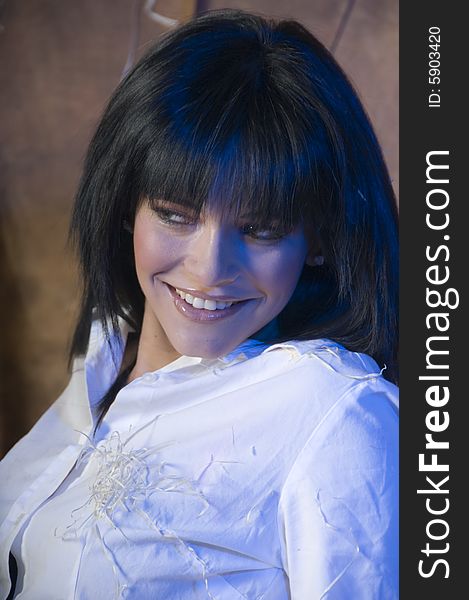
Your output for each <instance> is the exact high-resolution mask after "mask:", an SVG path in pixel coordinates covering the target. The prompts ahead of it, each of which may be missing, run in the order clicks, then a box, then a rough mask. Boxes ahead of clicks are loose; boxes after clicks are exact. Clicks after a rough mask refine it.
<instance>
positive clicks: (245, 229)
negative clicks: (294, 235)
mask: <svg viewBox="0 0 469 600" xmlns="http://www.w3.org/2000/svg"><path fill="white" fill-rule="evenodd" d="M154 212H155V213H156V214H157V216H158V218H159V219H160V221H162V222H163V223H164V224H165V225H170V226H173V227H188V226H190V225H194V224H195V221H193V220H191V219H190V217H187V216H186V215H183V214H181V213H179V212H177V211H174V210H168V209H166V208H155V209H154ZM174 217H176V218H179V219H183V222H181V221H176V220H174ZM241 231H242V233H243V234H244V235H247V236H249V237H251V238H252V239H254V240H256V241H260V242H271V243H272V242H278V241H280V240H281V239H282V238H284V237H285V236H286V235H287V234H286V233H284V232H282V231H275V230H274V229H259V228H257V227H256V225H249V224H248V225H243V226H242V227H241ZM260 233H261V234H262V233H267V234H268V237H262V236H261V235H259V234H260Z"/></svg>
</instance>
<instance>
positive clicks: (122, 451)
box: [0, 321, 398, 600]
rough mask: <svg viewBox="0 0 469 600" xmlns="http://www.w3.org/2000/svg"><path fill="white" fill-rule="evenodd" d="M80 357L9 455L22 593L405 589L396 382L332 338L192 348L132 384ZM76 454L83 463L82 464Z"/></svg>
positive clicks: (35, 598) (4, 516) (98, 352)
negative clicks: (202, 354) (101, 413)
mask: <svg viewBox="0 0 469 600" xmlns="http://www.w3.org/2000/svg"><path fill="white" fill-rule="evenodd" d="M121 325H122V327H121V330H122V337H121V338H120V339H114V340H113V344H114V355H115V358H116V360H115V363H114V362H113V360H112V356H111V353H110V350H109V347H108V346H107V344H106V343H105V341H104V338H103V335H102V331H101V327H100V325H99V323H98V322H97V321H96V322H94V323H93V327H92V332H91V337H90V344H89V348H88V352H87V355H86V357H85V359H84V360H83V359H77V360H76V361H75V363H74V367H73V373H72V377H71V381H70V383H69V385H68V387H67V388H66V390H65V391H64V392H63V394H62V395H61V396H60V398H59V399H58V400H57V401H56V402H55V403H54V405H53V406H52V407H51V408H50V409H49V410H48V411H47V412H46V413H45V414H44V415H43V417H42V418H41V419H40V420H39V421H38V423H37V424H36V425H35V426H34V427H33V429H32V430H31V431H30V432H29V433H28V434H27V435H26V436H25V437H24V438H23V439H22V440H20V441H19V442H18V443H17V444H16V446H15V447H14V448H13V449H12V450H11V451H10V452H9V453H8V454H7V456H6V457H5V458H4V460H3V461H2V462H1V463H0V480H1V482H2V492H1V499H0V523H1V525H0V549H1V554H0V590H1V594H0V596H1V598H6V596H7V594H8V591H9V589H10V583H9V575H8V554H9V552H10V551H12V552H13V554H14V555H15V557H16V560H17V562H18V566H19V577H18V584H17V589H16V595H15V598H18V599H21V600H71V599H75V598H76V599H79V600H97V599H99V600H108V599H109V600H114V599H118V598H126V599H132V600H146V599H152V600H153V599H167V598H169V599H177V600H186V599H191V600H193V599H197V598H201V599H206V598H210V599H217V600H218V599H219V600H238V599H241V598H245V599H248V600H261V599H262V600H286V599H288V598H291V599H293V600H319V599H326V600H349V599H351V598H353V600H395V599H397V598H398V417H397V388H396V387H395V386H394V385H392V384H391V383H389V382H387V381H386V380H385V379H384V378H383V377H382V374H381V373H380V369H379V367H378V366H377V365H376V363H375V362H374V361H373V360H372V359H371V358H370V357H368V356H366V355H363V354H357V353H353V352H349V351H348V350H345V349H344V348H343V347H341V346H340V345H338V344H336V343H334V342H332V341H330V340H325V339H321V340H312V341H291V342H287V343H284V344H276V345H272V346H266V345H264V344H262V343H260V342H258V341H256V340H247V341H246V342H244V343H243V344H241V345H240V346H238V348H236V349H235V350H234V351H233V352H232V353H230V354H229V355H227V356H225V357H222V358H219V359H215V360H206V359H201V358H196V357H187V356H183V357H180V358H178V359H176V360H175V361H173V362H172V363H170V364H169V365H167V366H165V367H163V368H162V369H159V370H158V371H155V372H154V373H147V374H145V375H143V376H142V377H140V378H138V379H136V380H134V381H133V382H131V383H130V384H128V385H127V386H125V387H124V388H123V389H122V390H121V391H120V392H119V394H118V395H117V397H116V399H115V401H114V403H113V404H112V406H111V408H110V409H109V411H108V413H107V415H106V417H105V418H104V421H103V423H102V425H101V427H100V428H99V430H98V433H97V437H96V438H94V439H92V431H93V422H94V420H95V416H94V413H95V408H96V403H97V402H98V401H99V399H100V398H101V397H102V396H103V394H104V392H105V391H106V390H107V389H108V387H109V385H110V383H111V382H112V381H113V380H114V378H115V376H116V373H117V371H118V366H119V364H120V361H121V359H122V349H123V347H124V345H125V339H126V336H127V326H126V325H125V324H124V323H123V322H122V323H121ZM77 459H78V461H77Z"/></svg>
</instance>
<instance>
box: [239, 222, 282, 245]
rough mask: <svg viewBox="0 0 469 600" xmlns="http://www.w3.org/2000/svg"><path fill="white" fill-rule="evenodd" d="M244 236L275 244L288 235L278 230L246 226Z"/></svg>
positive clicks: (243, 229) (243, 228)
mask: <svg viewBox="0 0 469 600" xmlns="http://www.w3.org/2000/svg"><path fill="white" fill-rule="evenodd" d="M242 231H243V233H244V235H248V236H249V237H251V238H253V239H255V240H259V241H265V242H274V241H278V240H281V239H282V238H283V237H285V235H286V233H285V232H283V231H279V230H277V229H268V228H264V229H263V228H261V227H258V226H256V225H244V226H243V227H242Z"/></svg>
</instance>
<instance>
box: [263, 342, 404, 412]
mask: <svg viewBox="0 0 469 600" xmlns="http://www.w3.org/2000/svg"><path fill="white" fill-rule="evenodd" d="M261 356H262V357H263V358H264V360H265V361H267V363H268V362H276V363H277V368H278V370H279V371H282V372H283V373H285V375H286V376H288V378H289V380H290V381H294V382H296V384H297V385H296V386H295V389H298V388H301V387H303V388H305V389H307V390H309V391H310V394H309V396H311V395H314V396H316V395H324V394H327V396H328V397H329V398H330V399H334V400H335V401H336V400H337V401H338V400H341V399H345V398H348V399H349V401H351V403H352V404H353V402H354V401H357V402H359V403H361V402H365V400H364V399H365V398H368V399H370V400H371V399H372V398H374V400H372V402H374V403H379V402H380V401H381V402H385V403H386V404H388V405H389V406H390V408H391V410H392V411H394V412H395V413H397V412H398V407H399V390H398V388H397V386H396V385H394V384H393V383H391V382H389V381H388V380H386V379H385V378H384V375H383V373H384V372H385V370H386V366H385V365H378V364H377V363H376V362H375V361H374V360H373V358H371V357H370V356H368V355H367V354H363V353H359V352H352V351H350V350H347V349H346V348H344V347H343V346H342V345H340V344H338V343H336V342H333V341H332V340H329V339H324V338H322V339H315V340H301V341H300V340H290V341H288V342H282V343H279V344H273V345H271V346H268V347H267V348H265V349H264V350H263V352H262V353H261ZM307 396H308V394H307ZM380 399H381V400H380ZM349 403H350V402H349ZM344 404H346V403H344Z"/></svg>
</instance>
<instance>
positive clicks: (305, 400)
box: [0, 10, 398, 600]
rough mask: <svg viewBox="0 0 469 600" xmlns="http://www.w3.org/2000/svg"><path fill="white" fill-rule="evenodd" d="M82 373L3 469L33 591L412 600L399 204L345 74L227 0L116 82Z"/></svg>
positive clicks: (94, 177)
mask: <svg viewBox="0 0 469 600" xmlns="http://www.w3.org/2000/svg"><path fill="white" fill-rule="evenodd" d="M71 231H72V234H73V237H74V240H75V241H76V244H77V248H78V251H79V256H80V261H81V265H82V271H83V280H84V293H83V303H82V309H81V314H80V316H79V319H78V324H77V327H76V331H75V336H74V340H73V344H72V350H71V359H72V360H73V366H72V378H71V381H70V384H69V386H68V388H67V389H66V390H65V392H64V393H63V394H62V396H61V397H60V398H59V399H58V400H57V401H56V403H55V404H54V405H53V406H52V407H51V408H50V409H49V410H48V411H47V412H46V413H45V415H44V416H43V417H42V418H41V419H40V420H39V422H38V423H37V424H36V426H35V427H34V428H33V429H32V430H31V432H30V433H29V434H27V435H26V436H25V437H24V438H23V439H22V440H20V442H18V444H17V445H16V446H15V447H14V448H13V449H12V450H11V451H10V453H9V454H8V455H7V456H6V458H5V459H4V460H3V461H2V463H1V475H2V481H5V482H6V485H5V486H4V491H2V507H1V508H2V512H1V521H2V525H1V529H0V536H1V538H0V539H1V544H2V552H3V554H2V560H1V562H0V566H1V569H2V570H1V583H2V591H3V597H6V596H7V595H8V593H9V590H10V577H9V572H8V557H9V555H10V564H11V567H12V568H11V571H12V572H14V570H15V569H14V567H15V565H16V567H17V571H18V572H17V577H16V582H14V583H13V585H12V587H11V592H10V597H15V598H22V599H27V598H31V599H32V598H34V599H35V600H37V599H38V598H50V597H52V596H53V597H58V598H80V599H84V598H100V599H102V598H138V599H142V598H181V599H182V598H199V597H200V598H220V599H222V598H223V599H231V598H249V599H254V598H256V599H259V600H260V599H261V598H263V599H264V600H267V599H276V600H277V599H279V600H280V599H284V598H294V599H296V600H303V599H305V600H306V599H308V600H309V599H319V598H327V599H329V600H330V599H345V598H347V599H348V598H353V599H354V600H356V599H373V600H375V599H381V598H382V599H390V598H397V597H398V591H397V590H398V585H397V523H398V521H397V499H398V493H397V388H396V386H395V385H394V384H395V383H397V364H396V355H397V214H396V207H395V202H394V197H393V193H392V188H391V185H390V181H389V177H388V174H387V171H386V168H385V166H384V163H383V159H382V155H381V151H380V148H379V146H378V143H377V141H376V138H375V136H374V134H373V131H372V128H371V126H370V124H369V122H368V120H367V118H366V116H365V113H364V111H363V108H362V107H361V105H360V102H359V100H358V99H357V96H356V94H355V93H354V91H353V89H352V87H351V86H350V84H349V82H348V81H347V79H346V76H345V75H344V74H343V72H342V71H341V70H340V68H339V67H338V65H337V64H336V63H335V61H334V59H333V58H332V57H331V55H330V54H329V53H328V52H327V50H326V49H325V48H324V47H323V46H322V45H321V44H320V43H319V42H318V41H317V40H316V39H315V38H314V37H313V36H312V35H311V34H310V33H309V32H307V31H306V30H305V29H304V28H303V27H302V26H301V25H299V24H298V23H296V22H294V21H279V22H273V21H269V20H266V19H263V18H261V17H259V16H255V15H252V14H249V13H245V12H242V11H232V10H223V11H213V12H209V13H206V14H204V15H202V16H200V17H198V18H196V19H194V20H193V21H191V22H189V23H187V24H185V25H183V26H181V27H179V28H178V29H176V30H174V31H172V32H170V33H169V34H168V35H166V36H164V37H163V38H162V39H161V40H159V41H158V43H157V44H156V45H155V46H154V47H153V48H152V49H151V50H150V51H149V53H148V54H147V55H146V56H145V57H144V58H143V59H142V60H141V61H140V62H139V64H138V65H136V67H135V68H134V69H133V70H132V72H130V73H129V75H128V76H127V77H126V78H125V80H124V81H123V82H122V83H121V85H120V86H119V88H118V89H117V90H116V92H115V93H114V95H113V97H112V99H111V101H110V103H109V106H108V107H107V109H106V111H105V113H104V116H103V118H102V120H101V123H100V124H99V127H98V129H97V132H96V134H95V136H94V138H93V140H92V142H91V145H90V149H89V152H88V156H87V160H86V164H85V168H84V173H83V176H82V180H81V184H80V188H79V191H78V194H77V198H76V204H75V209H74V214H73V219H72V228H71Z"/></svg>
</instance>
